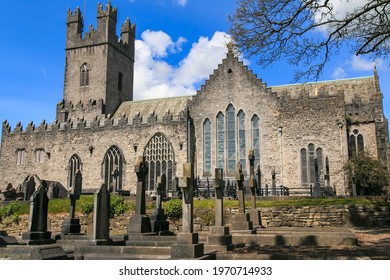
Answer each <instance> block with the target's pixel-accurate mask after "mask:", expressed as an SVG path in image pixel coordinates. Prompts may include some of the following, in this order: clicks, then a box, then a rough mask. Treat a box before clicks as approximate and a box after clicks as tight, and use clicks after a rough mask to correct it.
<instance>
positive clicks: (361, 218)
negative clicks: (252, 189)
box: [0, 205, 390, 236]
mask: <svg viewBox="0 0 390 280" xmlns="http://www.w3.org/2000/svg"><path fill="white" fill-rule="evenodd" d="M259 210H260V212H261V222H262V226H264V227H317V226H320V227H321V226H322V227H338V226H344V225H348V226H359V227H360V226H363V227H364V226H365V227H368V226H377V227H386V226H390V211H389V207H388V206H366V205H346V206H343V205H332V206H303V207H294V206H288V207H287V206H286V207H273V208H261V209H259ZM236 212H237V209H232V210H231V211H230V212H229V214H227V215H226V223H229V221H230V220H232V219H234V214H235V213H236ZM68 215H69V214H50V215H49V218H48V219H49V221H48V230H49V231H51V232H52V233H54V234H55V233H60V232H61V226H62V222H63V220H64V218H66V217H68ZM130 215H131V213H127V214H126V215H122V216H119V217H115V218H114V219H111V221H110V224H111V228H110V232H111V234H113V235H114V234H124V233H126V232H127V225H128V223H129V218H130ZM194 221H195V225H194V228H195V230H199V229H207V225H200V224H199V223H197V222H196V221H199V219H196V218H195V219H194ZM80 223H81V225H82V226H81V232H83V233H87V234H92V215H89V216H80ZM27 227H28V215H23V216H20V217H19V221H18V222H17V223H15V222H10V221H8V220H7V219H3V221H1V223H0V231H1V230H6V231H7V233H8V235H13V236H21V235H22V232H26V231H27ZM172 228H173V225H172Z"/></svg>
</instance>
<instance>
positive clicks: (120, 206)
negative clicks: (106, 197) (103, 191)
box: [110, 195, 130, 217]
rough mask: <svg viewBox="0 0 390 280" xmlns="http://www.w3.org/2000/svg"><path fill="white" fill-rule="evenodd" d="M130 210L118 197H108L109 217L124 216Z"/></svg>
mask: <svg viewBox="0 0 390 280" xmlns="http://www.w3.org/2000/svg"><path fill="white" fill-rule="evenodd" d="M129 209H130V205H129V204H128V203H126V202H125V200H124V198H123V197H122V196H120V195H111V197H110V215H111V217H114V216H119V215H122V214H124V213H125V212H126V211H128V210H129Z"/></svg>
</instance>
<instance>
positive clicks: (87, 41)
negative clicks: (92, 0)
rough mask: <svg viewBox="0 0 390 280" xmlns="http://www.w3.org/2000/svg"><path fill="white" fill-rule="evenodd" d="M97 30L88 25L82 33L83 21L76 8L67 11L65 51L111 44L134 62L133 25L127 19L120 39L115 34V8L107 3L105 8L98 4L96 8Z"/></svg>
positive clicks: (122, 27) (78, 9) (134, 27)
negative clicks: (86, 29)
mask: <svg viewBox="0 0 390 280" xmlns="http://www.w3.org/2000/svg"><path fill="white" fill-rule="evenodd" d="M96 17H97V28H96V29H95V28H94V27H93V25H92V24H91V25H89V28H88V31H86V32H85V34H83V31H84V19H83V15H82V13H81V11H80V8H79V7H77V8H76V10H75V11H73V12H72V11H71V10H70V9H69V10H68V13H67V19H66V25H67V32H66V34H67V36H66V49H67V50H72V49H77V48H80V47H90V46H96V45H101V44H111V45H112V46H113V47H115V48H117V49H118V50H119V51H121V52H122V53H123V54H125V55H127V56H129V58H131V59H133V60H134V46H133V44H134V38H135V29H136V26H135V24H131V23H130V20H129V19H126V21H125V22H124V23H123V24H122V26H121V33H120V38H118V36H117V34H116V24H117V8H116V7H113V6H111V3H110V2H108V3H107V5H106V6H105V8H103V5H102V4H101V3H98V8H97V16H96Z"/></svg>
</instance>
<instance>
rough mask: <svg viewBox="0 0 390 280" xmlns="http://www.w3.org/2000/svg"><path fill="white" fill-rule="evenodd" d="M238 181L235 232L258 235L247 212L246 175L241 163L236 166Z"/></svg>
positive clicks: (233, 225)
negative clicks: (243, 172)
mask: <svg viewBox="0 0 390 280" xmlns="http://www.w3.org/2000/svg"><path fill="white" fill-rule="evenodd" d="M236 180H237V185H238V213H237V214H236V215H234V219H233V222H232V229H233V232H242V233H256V230H255V229H253V223H252V221H251V220H250V216H249V213H246V211H245V196H244V175H243V174H242V166H241V163H240V162H237V164H236Z"/></svg>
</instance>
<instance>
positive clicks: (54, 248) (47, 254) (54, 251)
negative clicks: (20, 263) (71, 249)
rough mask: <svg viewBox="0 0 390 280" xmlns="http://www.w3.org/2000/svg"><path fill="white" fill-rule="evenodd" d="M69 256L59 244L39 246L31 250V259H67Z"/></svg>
mask: <svg viewBox="0 0 390 280" xmlns="http://www.w3.org/2000/svg"><path fill="white" fill-rule="evenodd" d="M67 259H68V256H67V254H66V252H65V250H64V248H62V246H59V245H49V246H39V247H38V248H32V249H31V251H30V260H67Z"/></svg>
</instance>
